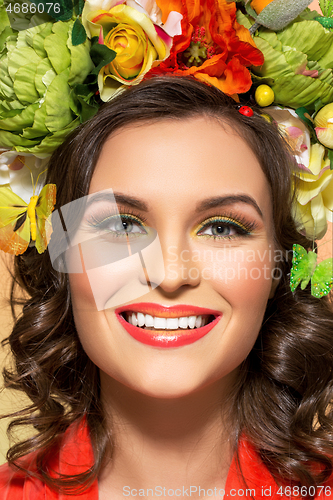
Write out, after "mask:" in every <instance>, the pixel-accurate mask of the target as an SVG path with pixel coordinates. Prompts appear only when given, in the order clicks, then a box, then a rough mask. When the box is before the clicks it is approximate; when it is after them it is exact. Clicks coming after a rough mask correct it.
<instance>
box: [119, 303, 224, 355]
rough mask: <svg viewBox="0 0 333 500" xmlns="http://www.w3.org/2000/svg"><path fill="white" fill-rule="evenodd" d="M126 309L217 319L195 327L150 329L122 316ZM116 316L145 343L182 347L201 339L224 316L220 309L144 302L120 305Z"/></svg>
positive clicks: (133, 335) (167, 316) (129, 331)
mask: <svg viewBox="0 0 333 500" xmlns="http://www.w3.org/2000/svg"><path fill="white" fill-rule="evenodd" d="M126 311H132V312H141V313H142V314H149V315H151V316H158V317H160V318H177V317H182V316H199V315H201V316H214V317H215V319H213V321H211V322H210V323H208V324H207V325H205V326H202V327H200V328H193V329H177V330H157V329H156V330H148V329H146V328H140V327H139V326H134V325H132V324H131V323H129V322H128V321H126V320H125V318H124V317H123V316H122V313H125V312H126ZM115 313H116V317H117V319H118V321H119V322H120V324H121V325H122V326H123V327H124V328H125V330H126V331H127V332H128V333H129V334H130V335H131V336H132V337H133V338H135V339H136V340H138V341H139V342H141V343H143V344H147V345H151V346H155V347H180V346H183V345H188V344H192V343H193V342H196V341H197V340H199V339H201V338H202V337H204V336H205V335H207V333H208V332H210V331H211V330H212V328H214V326H215V325H216V324H217V323H218V322H219V320H220V319H221V317H222V314H221V312H220V311H215V310H213V309H206V308H203V307H197V306H189V305H185V304H179V305H176V306H171V307H167V306H161V305H159V304H154V303H148V302H142V303H137V304H129V305H127V306H124V307H119V308H118V309H116V310H115Z"/></svg>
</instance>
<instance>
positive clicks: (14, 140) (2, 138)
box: [0, 130, 39, 149]
mask: <svg viewBox="0 0 333 500" xmlns="http://www.w3.org/2000/svg"><path fill="white" fill-rule="evenodd" d="M38 142H39V141H30V140H29V139H23V138H22V137H20V136H19V135H17V134H13V133H12V132H7V130H0V144H1V146H2V147H3V148H13V147H15V148H16V146H21V147H24V148H25V149H26V148H31V147H34V146H36V144H38Z"/></svg>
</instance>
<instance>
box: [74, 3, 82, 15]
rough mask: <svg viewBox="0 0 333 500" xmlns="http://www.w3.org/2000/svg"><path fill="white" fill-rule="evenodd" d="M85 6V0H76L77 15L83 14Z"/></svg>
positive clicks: (75, 10) (75, 9)
mask: <svg viewBox="0 0 333 500" xmlns="http://www.w3.org/2000/svg"><path fill="white" fill-rule="evenodd" d="M83 7H84V0H74V12H75V14H76V15H77V16H80V15H81V14H82V11H83Z"/></svg>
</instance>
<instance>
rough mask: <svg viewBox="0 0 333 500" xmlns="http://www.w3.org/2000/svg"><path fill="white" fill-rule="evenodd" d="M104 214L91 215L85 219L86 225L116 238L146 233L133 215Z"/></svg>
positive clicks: (133, 236)
mask: <svg viewBox="0 0 333 500" xmlns="http://www.w3.org/2000/svg"><path fill="white" fill-rule="evenodd" d="M105 215H106V214H98V215H91V216H90V217H89V218H88V219H87V223H88V225H89V226H91V227H93V228H94V229H97V230H98V231H100V232H104V233H105V234H107V235H110V236H114V237H116V238H119V237H120V238H121V237H131V238H136V237H139V236H140V235H145V234H148V233H147V231H146V230H145V228H144V225H143V224H142V222H141V221H140V220H139V219H138V218H137V217H136V216H134V215H130V214H116V215H110V214H109V215H107V216H105Z"/></svg>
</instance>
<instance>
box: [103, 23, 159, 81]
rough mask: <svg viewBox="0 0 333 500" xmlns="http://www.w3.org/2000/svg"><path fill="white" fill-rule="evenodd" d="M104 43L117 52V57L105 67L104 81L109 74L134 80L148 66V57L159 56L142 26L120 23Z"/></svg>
mask: <svg viewBox="0 0 333 500" xmlns="http://www.w3.org/2000/svg"><path fill="white" fill-rule="evenodd" d="M104 44H105V45H106V46H107V47H109V49H112V50H114V51H115V52H117V57H116V58H115V59H114V60H113V61H112V62H111V63H110V64H109V65H108V66H106V67H105V68H104V75H105V76H104V81H105V80H106V78H107V76H109V75H114V76H116V77H118V78H119V79H121V80H122V79H124V80H132V79H133V78H135V77H137V76H138V75H140V73H141V72H142V71H143V70H144V68H146V67H147V62H148V61H147V60H148V58H150V59H151V60H153V61H154V60H155V59H156V58H157V52H156V50H155V48H154V47H153V45H152V44H151V42H150V41H149V39H148V37H147V36H146V34H145V32H144V31H143V30H142V29H141V28H140V27H137V28H136V29H135V28H133V27H132V26H126V25H123V24H118V26H117V27H116V28H113V30H111V31H109V33H108V34H107V35H106V37H105V40H104ZM146 55H148V57H146ZM149 56H150V57H149ZM118 81H119V80H118Z"/></svg>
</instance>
